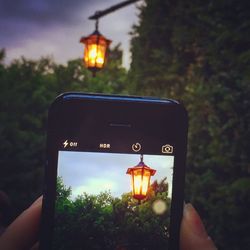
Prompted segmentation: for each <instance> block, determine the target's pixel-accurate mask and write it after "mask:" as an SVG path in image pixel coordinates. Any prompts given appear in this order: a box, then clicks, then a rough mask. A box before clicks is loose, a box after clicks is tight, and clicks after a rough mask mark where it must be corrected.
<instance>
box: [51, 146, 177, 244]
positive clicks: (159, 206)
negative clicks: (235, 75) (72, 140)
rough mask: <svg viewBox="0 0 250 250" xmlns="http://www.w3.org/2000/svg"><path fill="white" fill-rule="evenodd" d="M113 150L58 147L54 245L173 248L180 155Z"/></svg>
mask: <svg viewBox="0 0 250 250" xmlns="http://www.w3.org/2000/svg"><path fill="white" fill-rule="evenodd" d="M100 145H101V146H102V145H105V147H108V148H112V145H109V144H100ZM133 146H134V147H137V146H138V144H134V145H132V147H133ZM139 146H141V145H139ZM166 147H167V148H166ZM169 147H171V146H170V145H165V149H166V150H169ZM162 149H163V152H164V146H162ZM170 149H171V148H170ZM106 151H107V150H106ZM109 151H110V152H82V151H59V152H58V168H57V169H58V170H57V190H56V192H57V197H56V203H55V213H54V216H55V218H54V223H55V224H54V240H53V249H167V248H168V238H169V223H170V208H171V197H172V176H173V166H174V155H168V154H166V152H165V153H162V154H158V155H154V154H140V153H135V152H133V153H131V154H128V153H119V152H114V150H111V149H110V150H109ZM131 151H133V150H131ZM168 153H169V152H168ZM62 239H63V240H62Z"/></svg>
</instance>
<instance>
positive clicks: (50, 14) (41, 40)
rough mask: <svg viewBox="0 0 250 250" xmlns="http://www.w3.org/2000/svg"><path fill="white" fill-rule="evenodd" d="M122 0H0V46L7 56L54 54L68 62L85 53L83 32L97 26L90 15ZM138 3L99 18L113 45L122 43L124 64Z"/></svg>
mask: <svg viewBox="0 0 250 250" xmlns="http://www.w3.org/2000/svg"><path fill="white" fill-rule="evenodd" d="M119 2H120V1H119V0H106V1H103V0H91V1H87V0H72V1H69V0H53V1H51V0H11V1H5V0H0V30H1V35H0V48H5V49H6V51H7V58H6V59H7V60H6V62H7V63H8V62H10V61H11V60H13V59H14V58H18V57H20V56H22V55H23V56H25V57H26V58H31V59H38V58H40V57H42V56H47V55H49V56H51V55H52V56H53V57H54V59H55V61H56V62H59V63H66V62H67V61H68V60H70V59H75V58H79V57H81V56H82V53H83V48H82V45H81V44H79V39H80V37H81V36H86V35H89V34H90V33H92V32H93V30H94V21H92V20H88V17H89V16H90V15H92V14H94V12H95V11H98V10H103V9H106V8H108V7H110V6H112V5H114V4H117V3H119ZM136 12H137V11H136V7H135V4H132V5H130V6H127V7H125V8H123V9H120V10H118V11H116V12H114V13H111V14H109V15H107V16H105V17H103V18H101V19H100V31H101V33H103V35H104V36H106V37H107V38H109V39H111V40H113V43H112V46H114V45H116V44H117V43H121V44H122V49H123V50H124V51H125V52H124V64H125V65H126V66H127V67H128V65H129V60H130V53H129V41H130V36H129V35H128V33H129V31H130V30H131V27H132V25H133V24H134V23H135V22H136V21H137V16H136Z"/></svg>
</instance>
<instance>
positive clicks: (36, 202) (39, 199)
mask: <svg viewBox="0 0 250 250" xmlns="http://www.w3.org/2000/svg"><path fill="white" fill-rule="evenodd" d="M42 199H43V196H42V195H41V196H40V197H39V198H37V199H36V200H35V201H34V202H33V203H32V204H31V206H30V207H34V206H36V205H37V204H40V203H41V202H42Z"/></svg>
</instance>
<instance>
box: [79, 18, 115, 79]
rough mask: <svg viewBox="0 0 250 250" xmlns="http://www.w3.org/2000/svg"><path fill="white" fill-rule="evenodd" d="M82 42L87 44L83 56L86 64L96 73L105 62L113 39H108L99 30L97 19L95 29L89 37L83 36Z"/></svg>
mask: <svg viewBox="0 0 250 250" xmlns="http://www.w3.org/2000/svg"><path fill="white" fill-rule="evenodd" d="M80 42H81V43H83V44H85V50H84V58H83V60H84V63H85V66H86V67H87V68H88V69H89V70H91V71H92V72H93V75H95V73H96V72H97V71H98V70H100V69H102V68H103V66H104V64H105V61H106V54H107V50H108V47H109V45H110V43H111V40H108V39H106V38H105V37H104V36H103V35H102V34H101V33H100V32H99V31H98V20H96V28H95V31H94V32H93V33H92V34H91V35H89V36H87V37H82V38H81V40H80Z"/></svg>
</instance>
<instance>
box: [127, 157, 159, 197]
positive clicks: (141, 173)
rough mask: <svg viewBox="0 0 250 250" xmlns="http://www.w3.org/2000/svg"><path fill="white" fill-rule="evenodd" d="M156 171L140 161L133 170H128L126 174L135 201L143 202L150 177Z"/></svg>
mask: <svg viewBox="0 0 250 250" xmlns="http://www.w3.org/2000/svg"><path fill="white" fill-rule="evenodd" d="M155 172H156V170H154V169H151V168H150V167H148V166H147V165H145V164H144V162H143V158H142V156H141V161H140V162H139V164H138V165H137V166H135V167H134V168H128V170H127V174H130V175H131V180H132V181H131V186H132V194H133V197H134V198H135V199H137V200H143V199H145V198H146V196H147V192H148V188H149V185H150V177H151V176H153V175H154V174H155Z"/></svg>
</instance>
